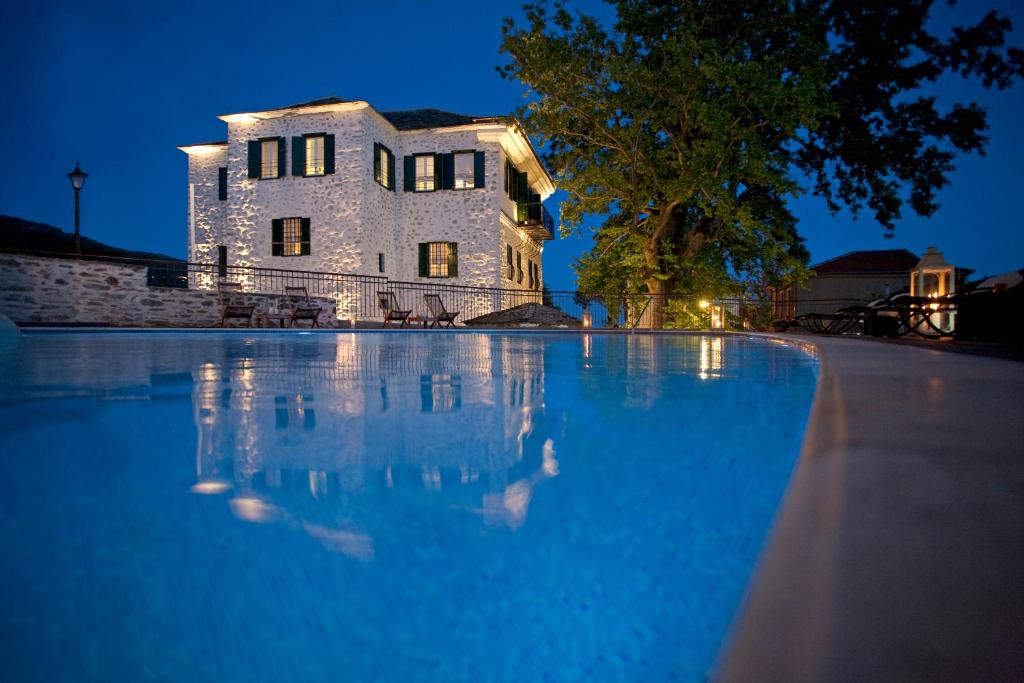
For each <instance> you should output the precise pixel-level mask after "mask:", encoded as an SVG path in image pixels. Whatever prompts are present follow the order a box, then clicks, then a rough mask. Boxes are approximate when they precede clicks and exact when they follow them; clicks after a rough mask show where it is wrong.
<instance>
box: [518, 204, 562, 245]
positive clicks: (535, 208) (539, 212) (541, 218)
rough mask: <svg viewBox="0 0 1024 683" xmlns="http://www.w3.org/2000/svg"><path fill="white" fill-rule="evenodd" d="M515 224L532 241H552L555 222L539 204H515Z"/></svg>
mask: <svg viewBox="0 0 1024 683" xmlns="http://www.w3.org/2000/svg"><path fill="white" fill-rule="evenodd" d="M516 222H517V223H518V224H519V227H520V228H522V229H523V231H524V232H526V234H528V235H529V236H530V237H533V238H534V239H538V240H550V239H554V236H555V221H554V219H553V218H552V217H551V214H550V213H548V211H547V210H546V209H545V208H544V205H543V204H541V203H540V202H522V203H520V204H517V205H516Z"/></svg>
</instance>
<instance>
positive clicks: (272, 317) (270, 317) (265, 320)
mask: <svg viewBox="0 0 1024 683" xmlns="http://www.w3.org/2000/svg"><path fill="white" fill-rule="evenodd" d="M286 320H288V314H287V313H260V314H259V315H258V316H257V317H256V323H257V325H259V326H260V327H280V328H282V329H283V328H284V327H285V324H284V322H285V321H286ZM272 322H274V323H277V324H276V325H271V324H270V323H272Z"/></svg>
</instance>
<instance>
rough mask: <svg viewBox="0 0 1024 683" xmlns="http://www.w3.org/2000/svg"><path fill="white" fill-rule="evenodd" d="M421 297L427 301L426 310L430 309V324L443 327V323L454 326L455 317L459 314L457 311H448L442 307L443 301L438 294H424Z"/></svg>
mask: <svg viewBox="0 0 1024 683" xmlns="http://www.w3.org/2000/svg"><path fill="white" fill-rule="evenodd" d="M423 299H424V300H425V301H426V302H427V310H429V311H430V318H429V319H428V320H429V322H430V326H431V327H434V326H435V325H436V326H438V327H444V326H445V325H444V324H445V323H448V324H447V327H455V318H456V316H458V315H459V312H458V311H449V310H447V309H446V308H445V307H444V303H443V302H442V301H441V297H440V295H438V294H424V295H423Z"/></svg>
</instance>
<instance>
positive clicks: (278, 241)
mask: <svg viewBox="0 0 1024 683" xmlns="http://www.w3.org/2000/svg"><path fill="white" fill-rule="evenodd" d="M270 255H271V256H284V219H283V218H275V219H273V220H272V221H270Z"/></svg>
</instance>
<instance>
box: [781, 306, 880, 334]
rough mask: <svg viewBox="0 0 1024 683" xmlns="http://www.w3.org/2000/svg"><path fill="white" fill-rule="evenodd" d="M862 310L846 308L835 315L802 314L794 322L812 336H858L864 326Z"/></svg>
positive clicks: (861, 307)
mask: <svg viewBox="0 0 1024 683" xmlns="http://www.w3.org/2000/svg"><path fill="white" fill-rule="evenodd" d="M864 309H865V307H863V306H847V307H845V308H840V309H839V310H837V311H836V312H835V313H804V314H803V315H798V316H797V317H796V318H794V321H795V322H796V323H798V324H799V325H800V327H801V328H803V329H805V330H807V331H808V332H812V333H814V334H847V333H853V334H860V333H862V332H863V331H864V325H865V313H864Z"/></svg>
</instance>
